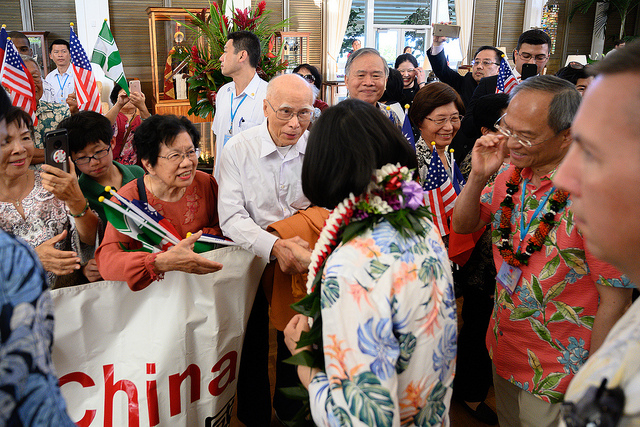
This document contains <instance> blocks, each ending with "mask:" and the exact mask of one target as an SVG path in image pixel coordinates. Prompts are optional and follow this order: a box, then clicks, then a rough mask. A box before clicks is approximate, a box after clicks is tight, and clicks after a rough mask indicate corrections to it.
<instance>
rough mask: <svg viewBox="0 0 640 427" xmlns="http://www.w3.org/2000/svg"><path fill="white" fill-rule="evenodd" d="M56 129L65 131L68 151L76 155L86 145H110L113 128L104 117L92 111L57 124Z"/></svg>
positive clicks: (83, 112)
mask: <svg viewBox="0 0 640 427" xmlns="http://www.w3.org/2000/svg"><path fill="white" fill-rule="evenodd" d="M58 129H66V130H67V135H68V139H69V151H70V152H71V153H77V152H78V151H81V150H83V149H84V148H85V147H86V146H87V145H89V144H93V143H96V142H100V141H102V142H104V143H105V144H106V145H110V144H111V137H113V128H112V127H111V122H110V121H109V119H107V118H106V117H105V116H103V115H102V114H100V113H96V112H94V111H80V112H79V113H76V114H73V115H71V116H69V117H67V118H65V119H64V120H62V121H61V122H60V124H58Z"/></svg>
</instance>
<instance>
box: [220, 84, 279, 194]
mask: <svg viewBox="0 0 640 427" xmlns="http://www.w3.org/2000/svg"><path fill="white" fill-rule="evenodd" d="M267 84H268V83H267V82H265V81H264V80H262V79H261V78H260V77H258V73H256V74H255V75H254V76H253V79H251V81H250V82H249V84H248V85H247V87H246V88H245V89H244V90H243V91H242V93H239V94H236V84H235V82H230V83H227V84H226V85H224V86H222V87H221V88H220V90H218V96H217V98H216V113H215V115H214V116H213V125H212V129H213V133H214V134H215V135H216V154H215V165H216V167H215V170H214V174H213V176H214V177H215V178H216V180H217V181H218V183H220V161H219V160H220V155H221V153H222V148H223V147H224V145H225V144H226V143H228V142H229V139H230V138H231V137H232V136H233V135H236V134H238V133H240V132H242V131H244V130H247V129H250V128H252V127H254V126H257V125H259V124H260V123H262V122H264V118H265V117H264V111H263V107H262V101H263V100H264V98H265V97H266V96H267ZM232 109H233V111H232ZM232 116H233V120H232V119H231V118H232Z"/></svg>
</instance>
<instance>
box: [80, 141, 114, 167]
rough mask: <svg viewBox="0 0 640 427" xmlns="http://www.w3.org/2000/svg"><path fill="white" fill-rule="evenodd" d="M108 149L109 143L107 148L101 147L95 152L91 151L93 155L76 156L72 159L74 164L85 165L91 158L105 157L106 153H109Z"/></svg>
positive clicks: (109, 147) (109, 148)
mask: <svg viewBox="0 0 640 427" xmlns="http://www.w3.org/2000/svg"><path fill="white" fill-rule="evenodd" d="M109 150H111V145H109V146H108V147H107V148H103V149H102V150H98V151H96V152H95V153H93V156H82V157H78V158H77V159H75V160H74V161H73V163H75V164H76V165H86V164H89V162H90V161H91V159H96V160H100V159H104V158H105V157H107V154H109Z"/></svg>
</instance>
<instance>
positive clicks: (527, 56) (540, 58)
mask: <svg viewBox="0 0 640 427" xmlns="http://www.w3.org/2000/svg"><path fill="white" fill-rule="evenodd" d="M518 56H519V57H520V58H522V59H524V60H525V61H530V60H531V58H534V60H535V61H536V62H544V61H546V60H547V59H549V57H548V56H547V55H544V54H542V53H541V54H540V55H536V56H533V55H531V54H530V53H527V52H518Z"/></svg>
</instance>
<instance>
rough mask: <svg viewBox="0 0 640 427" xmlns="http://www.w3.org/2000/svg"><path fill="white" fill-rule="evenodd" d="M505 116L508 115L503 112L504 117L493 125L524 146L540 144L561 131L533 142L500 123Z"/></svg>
mask: <svg viewBox="0 0 640 427" xmlns="http://www.w3.org/2000/svg"><path fill="white" fill-rule="evenodd" d="M504 116H506V113H505V114H503V115H502V117H500V118H499V119H498V121H497V122H496V123H495V124H494V125H493V127H494V128H496V129H497V131H498V132H500V133H501V134H502V135H504V136H506V137H507V138H513V139H515V140H516V141H518V143H519V144H520V145H522V146H523V147H533V146H534V145H540V144H542V143H543V142H547V141H548V140H550V139H551V138H555V137H556V136H557V135H558V133H560V132H558V133H556V134H554V135H553V136H550V137H549V138H547V139H545V140H544V141H538V142H531V141H530V140H528V139H525V138H522V137H521V136H519V135H517V134H516V133H515V132H511V129H509V128H508V127H507V125H506V124H505V123H502V124H500V122H502V120H503V119H504Z"/></svg>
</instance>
